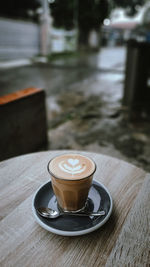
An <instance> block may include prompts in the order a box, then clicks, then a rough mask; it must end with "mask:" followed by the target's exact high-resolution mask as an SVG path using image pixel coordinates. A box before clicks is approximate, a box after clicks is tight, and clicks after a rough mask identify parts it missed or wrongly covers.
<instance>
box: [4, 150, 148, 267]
mask: <svg viewBox="0 0 150 267" xmlns="http://www.w3.org/2000/svg"><path fill="white" fill-rule="evenodd" d="M64 152H70V151H47V152H39V153H33V154H28V155H25V156H20V157H16V158H12V159H10V160H6V161H3V162H1V163H0V244H1V246H0V266H56V267H59V266H65V267H66V266H105V265H106V266H149V265H148V264H149V255H150V254H148V253H149V246H148V242H149V233H150V229H149V221H148V218H149V215H150V212H149V209H148V204H149V201H150V182H149V176H147V177H146V176H145V172H144V171H143V170H141V169H139V168H137V167H135V166H133V165H130V164H128V163H126V162H124V161H121V160H118V159H115V158H112V157H108V156H104V155H101V154H95V153H88V152H81V151H80V153H82V154H83V155H87V156H90V157H92V158H93V159H94V160H95V162H96V164H97V171H96V173H95V175H94V179H96V180H98V181H100V182H101V183H103V184H104V185H105V186H106V187H107V188H108V189H109V191H110V193H111V195H112V198H113V204H114V207H113V212H112V215H111V217H110V219H109V221H108V222H107V223H106V224H105V225H104V226H103V227H101V228H100V229H98V230H97V231H95V232H92V233H90V234H87V235H84V236H77V237H63V236H59V235H55V234H53V233H50V232H47V231H46V230H45V229H43V228H41V227H40V226H39V225H38V224H37V223H36V222H35V219H34V217H33V214H32V209H31V206H32V198H33V194H34V193H35V191H36V190H37V188H38V187H39V186H40V185H42V184H43V183H45V182H47V181H48V180H49V179H50V177H49V174H48V172H47V163H48V161H49V160H50V159H51V158H52V157H54V156H56V155H60V154H63V153H64ZM145 177H146V178H145ZM139 191H140V192H139ZM143 227H144V229H145V230H143ZM138 231H139V232H140V233H139V232H138ZM141 233H142V234H141ZM144 240H145V243H144ZM136 248H137V249H136ZM140 255H141V256H140ZM138 257H139V258H138ZM138 260H139V263H140V265H138ZM128 264H130V265H128ZM142 264H143V265H142ZM144 264H147V265H144Z"/></svg>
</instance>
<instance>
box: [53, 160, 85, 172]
mask: <svg viewBox="0 0 150 267" xmlns="http://www.w3.org/2000/svg"><path fill="white" fill-rule="evenodd" d="M78 163H79V165H77V164H78ZM70 165H71V166H70ZM76 165H77V166H76ZM58 166H59V168H60V169H61V170H62V171H64V172H67V173H70V174H72V175H73V174H78V173H82V172H84V171H85V169H86V165H85V164H82V165H80V162H79V160H78V159H68V160H67V163H65V161H61V162H60V163H59V164H58Z"/></svg>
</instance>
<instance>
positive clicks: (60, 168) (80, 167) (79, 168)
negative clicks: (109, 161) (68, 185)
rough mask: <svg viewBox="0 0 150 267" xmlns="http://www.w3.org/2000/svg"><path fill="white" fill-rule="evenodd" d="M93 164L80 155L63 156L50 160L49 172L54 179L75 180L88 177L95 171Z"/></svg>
mask: <svg viewBox="0 0 150 267" xmlns="http://www.w3.org/2000/svg"><path fill="white" fill-rule="evenodd" d="M95 168H96V166H95V163H94V162H93V161H92V160H91V159H89V158H88V157H85V156H82V155H80V154H64V155H61V156H58V157H56V158H54V159H52V160H51V161H50V163H49V171H50V172H51V174H52V175H54V176H55V177H56V178H61V179H68V180H77V179H83V178H85V177H88V176H90V175H91V174H93V173H94V171H95Z"/></svg>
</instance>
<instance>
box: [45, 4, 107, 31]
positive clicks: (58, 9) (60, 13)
mask: <svg viewBox="0 0 150 267" xmlns="http://www.w3.org/2000/svg"><path fill="white" fill-rule="evenodd" d="M50 8H51V14H52V16H53V18H54V26H56V27H64V28H66V29H71V28H73V27H74V26H75V25H78V26H79V27H81V28H83V29H86V30H89V29H91V28H95V27H96V28H97V27H100V24H101V23H102V21H103V20H104V18H105V17H106V15H107V10H108V2H107V0H55V2H54V3H53V4H51V5H50Z"/></svg>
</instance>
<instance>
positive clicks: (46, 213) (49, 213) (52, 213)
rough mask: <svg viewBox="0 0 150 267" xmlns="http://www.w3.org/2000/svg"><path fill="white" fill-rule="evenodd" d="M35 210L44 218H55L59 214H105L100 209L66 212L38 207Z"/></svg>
mask: <svg viewBox="0 0 150 267" xmlns="http://www.w3.org/2000/svg"><path fill="white" fill-rule="evenodd" d="M37 212H38V213H39V214H40V215H41V216H42V217H44V218H49V219H55V218H57V217H59V216H64V215H67V216H68V215H69V216H102V215H105V211H104V210H101V211H98V212H87V211H86V212H83V211H82V212H68V211H56V210H53V209H50V208H48V207H39V208H37Z"/></svg>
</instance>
